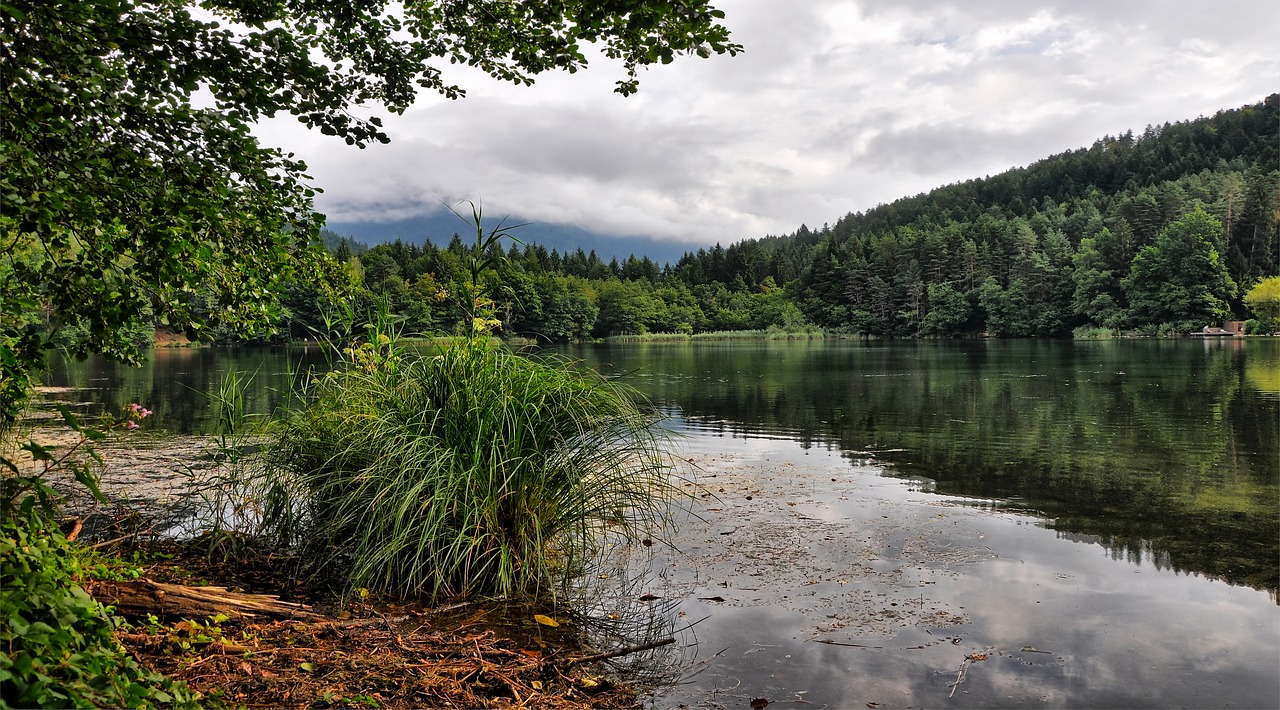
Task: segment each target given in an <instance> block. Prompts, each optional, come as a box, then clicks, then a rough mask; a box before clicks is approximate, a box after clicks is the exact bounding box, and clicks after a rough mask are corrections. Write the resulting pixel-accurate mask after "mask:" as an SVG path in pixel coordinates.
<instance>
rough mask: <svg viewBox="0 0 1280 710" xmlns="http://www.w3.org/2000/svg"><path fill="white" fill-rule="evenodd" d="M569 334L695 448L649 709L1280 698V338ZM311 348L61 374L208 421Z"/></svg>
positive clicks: (74, 388) (74, 383) (91, 400)
mask: <svg viewBox="0 0 1280 710" xmlns="http://www.w3.org/2000/svg"><path fill="white" fill-rule="evenodd" d="M565 353H566V354H568V355H570V356H572V357H575V358H579V359H581V360H582V361H583V362H584V363H585V364H586V365H589V366H591V367H594V368H597V369H599V370H600V371H601V372H603V373H605V374H607V375H609V376H611V377H616V378H618V379H621V380H623V381H626V382H628V383H630V384H632V385H633V386H635V387H637V388H638V389H639V390H641V391H642V392H643V393H645V394H646V395H647V396H648V397H650V398H651V400H652V401H653V402H654V404H655V405H657V406H659V407H662V408H663V409H664V411H667V412H669V413H670V414H671V418H670V421H669V426H671V427H672V428H674V429H676V430H678V431H680V432H681V433H683V434H685V435H686V436H685V439H684V441H683V443H682V444H681V451H682V453H683V454H684V455H685V456H686V457H687V458H690V459H692V460H694V461H695V462H696V463H697V464H698V465H699V466H700V467H701V472H700V473H699V474H698V481H697V483H698V487H697V488H696V489H691V492H693V493H694V494H695V498H694V500H695V502H694V504H693V508H694V511H695V512H696V513H697V514H698V516H700V517H699V518H696V519H695V518H690V519H688V520H686V521H685V524H684V525H683V527H682V528H681V532H680V533H678V535H677V537H676V538H675V540H674V542H675V543H676V547H677V548H678V551H672V550H667V549H665V548H661V546H655V547H654V548H640V547H639V546H637V547H636V549H634V550H622V552H623V553H624V554H627V555H630V556H631V557H632V559H631V560H630V562H631V564H630V566H629V569H631V571H633V572H635V571H637V570H638V571H640V572H642V573H643V574H644V575H647V576H646V577H645V578H644V579H643V580H642V583H641V586H643V588H644V589H645V590H647V591H648V593H649V594H650V595H652V596H655V597H657V598H658V599H660V600H662V601H661V602H660V603H661V604H662V607H661V611H662V613H664V614H669V615H670V624H671V626H672V627H675V628H681V627H682V626H687V625H688V623H690V622H692V621H699V623H697V624H696V626H694V627H693V628H692V629H689V630H687V631H684V632H682V633H680V634H679V636H680V644H679V647H680V648H679V649H678V650H677V652H676V657H675V658H673V659H669V660H671V661H672V662H675V663H679V664H683V668H684V669H685V677H684V681H683V682H682V683H681V684H679V685H676V686H673V687H670V688H667V689H665V690H664V691H662V692H661V693H659V695H658V696H657V697H656V698H655V700H654V701H653V702H654V705H656V706H658V707H674V706H678V705H687V706H699V707H746V706H747V705H748V704H749V703H750V702H751V701H752V700H753V699H755V698H767V699H769V700H770V701H771V704H772V706H773V707H814V708H816V707H853V706H856V707H865V706H868V704H874V705H875V706H877V707H921V706H926V707H938V706H954V707H1064V706H1069V707H1081V706H1089V707H1277V706H1280V681H1278V680H1277V668H1280V613H1277V606H1276V593H1277V587H1278V586H1280V571H1278V566H1280V494H1278V490H1280V340H1275V339H1244V340H1237V339H1228V340H1217V341H1211V342H1202V341H1194V340H1179V341H1094V342H1071V341H1016V342H1001V341H990V342H986V341H984V342H960V343H916V342H910V343H870V344H868V343H862V342H828V343H823V342H768V343H759V342H757V343H697V344H687V343H686V344H651V345H626V346H587V347H580V348H572V349H567V350H566V351H565ZM317 360H318V357H317V354H316V353H314V352H309V351H304V350H242V351H215V350H174V351H157V352H156V355H155V358H154V360H153V361H152V362H151V363H150V364H149V365H148V366H147V367H146V368H143V369H141V370H130V369H128V368H116V367H113V366H110V365H105V364H102V363H99V362H94V361H90V362H88V363H80V364H75V365H72V366H70V367H66V368H63V369H60V370H58V371H57V372H55V373H54V374H53V375H52V376H51V377H50V378H49V380H48V384H50V385H55V386H60V387H67V388H69V389H68V390H62V391H59V393H58V394H57V395H56V396H58V397H62V398H65V399H67V400H70V401H77V402H79V403H80V404H81V406H83V407H84V408H86V409H93V408H95V407H97V408H102V407H112V408H114V407H119V406H122V405H123V404H125V403H127V402H131V401H137V402H141V403H143V404H145V405H146V406H148V407H150V408H152V409H153V410H155V411H156V412H157V415H156V419H155V420H154V423H152V422H151V420H149V426H157V427H160V428H165V429H168V430H172V431H185V432H191V431H197V432H198V431H207V430H208V428H209V426H210V422H211V417H210V415H209V413H208V412H209V410H208V406H207V402H206V400H204V398H202V397H201V396H200V395H199V394H198V392H199V391H208V390H212V389H216V387H217V382H218V380H219V379H220V377H221V374H222V373H224V372H226V371H228V370H239V371H248V372H256V373H257V374H256V376H255V379H254V382H253V385H252V386H251V387H250V390H249V392H248V400H249V403H250V408H251V409H254V410H256V411H269V410H270V409H271V408H273V407H275V406H277V405H279V404H280V403H281V402H283V401H285V400H286V399H287V398H288V391H289V389H290V377H289V373H292V372H295V371H296V369H297V367H298V366H299V364H305V363H309V362H316V361H317ZM704 496H705V497H704ZM629 584H630V583H629ZM627 588H628V590H632V591H629V592H628V593H633V592H634V590H636V589H638V588H639V587H637V586H636V585H635V584H630V586H628V587H627ZM962 671H963V675H962V676H961V672H962ZM958 679H962V680H963V682H960V683H956V682H955V681H957V680H958Z"/></svg>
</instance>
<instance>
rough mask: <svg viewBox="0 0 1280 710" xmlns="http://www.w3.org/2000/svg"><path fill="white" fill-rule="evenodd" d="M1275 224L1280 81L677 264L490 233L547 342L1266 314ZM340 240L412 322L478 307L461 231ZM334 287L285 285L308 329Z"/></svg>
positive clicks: (1060, 325) (982, 329)
mask: <svg viewBox="0 0 1280 710" xmlns="http://www.w3.org/2000/svg"><path fill="white" fill-rule="evenodd" d="M1278 224H1280V96H1277V95H1272V96H1269V97H1267V99H1266V100H1265V101H1263V102H1261V103H1258V104H1255V105H1250V106H1244V107H1242V108H1239V109H1234V110H1226V111H1221V112H1219V113H1217V114H1216V115H1214V116H1212V117H1207V118H1199V119H1196V120H1192V121H1185V122H1179V123H1166V124H1165V125H1163V126H1148V127H1146V129H1145V130H1143V131H1142V133H1141V134H1134V133H1133V132H1132V131H1129V132H1126V133H1124V134H1123V135H1120V136H1105V137H1103V138H1101V139H1099V140H1098V141H1096V142H1095V143H1094V144H1093V145H1092V146H1090V147H1088V148H1081V149H1079V150H1074V151H1069V152H1066V153H1063V154H1060V155H1055V156H1051V157H1048V158H1045V159H1044V160H1041V161H1039V162H1036V163H1034V164H1032V165H1029V166H1027V167H1025V168H1017V169H1013V170H1009V171H1007V172H1004V173H1001V174H999V175H995V176H991V177H986V178H979V179H974V180H969V181H967V182H964V183H960V184H955V185H948V186H945V187H941V188H938V189H936V190H934V191H932V192H929V193H927V194H921V195H917V196H914V197H907V198H903V199H900V200H897V201H895V202H893V203H891V204H887V205H881V206H878V207H876V208H874V209H870V210H867V211H866V212H857V213H850V214H847V215H845V216H844V217H841V218H840V219H838V220H836V222H835V223H834V224H829V225H824V226H823V227H822V228H821V229H818V230H813V229H810V228H808V227H806V226H801V227H800V228H799V229H798V230H797V231H796V232H794V233H792V234H787V235H782V236H770V237H765V238H759V239H745V240H743V241H741V242H737V243H734V244H732V245H730V246H728V247H722V246H719V245H717V246H716V247H714V248H710V249H701V250H699V251H697V252H696V253H688V254H685V255H684V256H683V257H682V258H681V259H680V260H679V261H678V262H677V263H675V264H671V265H659V264H657V263H654V262H653V261H651V260H649V259H647V258H637V257H634V256H633V257H631V258H629V259H626V260H624V261H621V262H619V261H618V260H616V259H614V260H611V261H609V262H604V261H603V260H601V259H600V258H598V257H597V256H596V255H595V253H594V252H589V253H584V252H583V251H582V250H576V251H574V252H570V253H564V254H561V253H559V252H558V251H555V250H552V251H547V250H546V249H545V248H543V247H541V246H539V245H537V244H528V245H524V244H515V243H509V244H508V245H507V247H506V248H505V251H504V253H503V254H501V255H499V254H497V251H496V248H494V247H491V248H490V253H489V254H488V256H495V257H496V256H502V257H503V258H502V259H501V260H500V262H501V263H500V268H499V269H497V271H495V272H494V273H493V275H491V277H490V278H492V279H493V283H492V284H490V287H491V288H490V293H494V294H501V295H500V297H499V304H498V305H499V308H498V311H499V316H500V318H501V320H502V321H503V328H504V332H506V333H508V334H518V335H524V336H530V337H539V338H543V339H548V340H566V339H573V338H584V337H601V336H607V335H615V334H629V333H665V332H686V333H694V332H701V331H707V330H740V329H763V328H768V327H771V326H776V327H788V326H803V325H806V324H814V325H818V326H821V327H822V328H824V329H828V330H831V331H837V332H847V333H854V334H866V335H875V336H884V337H916V336H963V335H976V334H984V333H985V334H989V335H994V336H1009V337H1027V336H1059V335H1066V334H1070V333H1072V332H1073V331H1076V330H1080V331H1081V332H1087V331H1089V330H1090V329H1108V330H1111V331H1132V332H1138V333H1145V334H1159V333H1177V332H1188V331H1191V330H1198V329H1200V328H1201V327H1202V326H1204V325H1209V324H1214V325H1217V324H1220V323H1221V322H1222V321H1225V320H1232V319H1241V320H1243V319H1246V318H1249V317H1251V316H1252V315H1254V314H1252V313H1250V311H1249V309H1247V308H1246V307H1245V305H1244V301H1243V297H1244V296H1245V294H1246V293H1247V292H1248V291H1249V290H1250V289H1251V288H1253V287H1255V286H1256V285H1257V284H1259V283H1260V282H1261V281H1262V280H1263V279H1265V278H1267V277H1273V276H1276V275H1277V274H1280V229H1278ZM516 237H517V238H518V237H519V233H518V230H517V232H516ZM331 244H333V245H334V246H333V248H334V250H335V252H336V253H337V255H338V256H339V258H340V259H341V260H342V261H344V262H346V263H347V264H348V266H349V270H350V271H351V273H352V275H353V278H354V279H355V280H356V281H357V282H358V285H359V287H360V288H359V290H360V291H361V296H360V298H361V301H362V303H364V305H365V307H366V308H367V307H370V306H371V305H372V304H373V303H374V302H375V301H376V300H378V299H385V301H386V302H387V303H388V305H389V307H390V309H391V310H392V312H394V313H396V314H398V315H399V316H401V317H402V318H403V323H404V325H405V327H406V329H408V330H409V331H411V332H422V333H436V332H450V331H451V330H453V329H454V328H455V326H456V325H457V324H458V323H460V322H461V321H462V320H463V314H464V312H465V304H464V303H462V302H461V301H460V300H459V297H460V296H461V294H463V293H464V292H465V288H464V284H465V278H466V263H467V260H468V258H470V255H471V254H470V249H471V245H470V244H468V243H467V242H465V241H464V240H463V239H461V238H455V240H454V242H453V243H452V244H450V245H449V246H447V247H445V248H439V247H436V246H434V245H432V244H430V243H427V244H424V245H422V246H419V245H416V244H407V243H404V242H393V243H390V244H381V245H378V246H375V247H372V248H370V249H367V250H364V249H363V245H357V247H358V248H356V249H353V248H352V245H351V244H349V243H347V242H343V241H341V240H339V241H337V242H331ZM357 251H358V252H360V253H359V254H356V252H357ZM318 296H319V295H318V294H315V293H304V292H298V293H293V294H291V297H289V298H287V299H286V300H287V302H288V305H289V306H290V310H291V313H292V316H291V326H292V331H293V334H294V335H302V334H304V333H306V332H307V331H308V329H313V328H315V327H316V326H317V325H318V323H319V320H318V318H319V312H318V310H319V309H320V308H321V307H322V306H323V299H320V302H319V304H317V298H318ZM358 310H359V309H358ZM1275 325H1276V324H1268V323H1259V324H1258V325H1257V327H1258V328H1270V327H1275Z"/></svg>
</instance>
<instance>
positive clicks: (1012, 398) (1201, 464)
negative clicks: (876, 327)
mask: <svg viewBox="0 0 1280 710" xmlns="http://www.w3.org/2000/svg"><path fill="white" fill-rule="evenodd" d="M574 354H575V355H578V356H580V357H582V358H583V359H584V360H585V361H586V362H587V363H588V364H591V365H593V366H596V367H599V368H600V369H601V370H602V371H605V372H610V371H613V372H620V373H627V374H625V375H624V376H623V377H624V379H626V380H627V381H629V382H631V383H632V384H634V385H635V386H636V387H638V388H640V389H641V390H642V391H644V392H646V393H647V394H649V396H651V397H653V398H654V399H655V400H657V401H661V402H668V403H674V404H676V405H678V406H679V407H680V409H681V410H682V411H683V412H684V413H685V414H686V416H688V417H689V418H690V420H691V421H692V422H693V425H692V426H693V428H694V429H696V430H700V431H714V432H723V433H728V434H730V435H732V436H755V437H760V436H782V437H787V438H794V439H795V440H796V441H798V442H800V444H801V445H802V446H806V447H808V446H815V445H823V444H834V445H836V446H838V447H839V448H840V449H841V450H842V451H845V452H846V456H847V457H848V458H849V459H850V460H851V461H853V462H858V461H866V460H868V459H874V460H876V461H879V462H888V463H890V464H892V466H891V467H890V469H889V472H890V473H891V474H892V475H899V476H906V477H915V478H916V479H921V478H923V479H930V480H933V481H936V490H937V491H938V492H939V493H945V494H951V495H960V496H969V497H979V498H992V499H1000V500H1017V501H1020V503H1021V504H1022V505H1024V506H1026V507H1028V508H1030V509H1033V510H1036V511H1038V512H1039V513H1040V514H1042V515H1044V516H1046V517H1048V518H1050V520H1051V523H1050V525H1051V526H1052V527H1054V528H1056V529H1061V530H1064V531H1070V532H1074V533H1078V534H1084V535H1091V536H1094V537H1095V538H1096V539H1098V540H1099V541H1100V542H1101V544H1103V545H1106V546H1108V547H1109V548H1112V549H1113V551H1114V554H1116V555H1119V556H1128V557H1131V558H1134V559H1144V560H1149V561H1150V562H1151V563H1153V564H1157V565H1160V566H1162V567H1168V568H1172V569H1176V570H1179V571H1184V572H1194V573H1198V574H1204V575H1206V576H1210V577H1213V578H1217V579H1223V580H1226V581H1230V582H1232V583H1236V584H1245V585H1249V586H1252V587H1256V588H1263V589H1269V590H1271V591H1272V592H1273V593H1274V592H1275V591H1276V589H1277V587H1278V586H1280V562H1278V560H1280V542H1278V541H1280V519H1278V518H1277V514H1276V512H1277V510H1280V500H1278V494H1277V491H1278V489H1280V388H1277V387H1275V386H1276V385H1280V382H1273V380H1275V379H1276V378H1277V377H1280V374H1277V373H1280V342H1277V341H1275V340H1253V339H1250V340H1248V341H1244V340H1236V339H1230V340H1229V342H1228V341H1214V342H1213V343H1208V342H1200V341H1136V342H1135V341H1107V342H1053V341H1019V342H965V343H956V344H934V343H881V344H871V345H865V344H856V343H803V342H802V343H767V344H763V345H761V344H749V345H739V344H698V345H688V344H684V345H681V344H675V345H671V344H664V345H648V346H645V345H640V346H634V345H633V346H627V347H612V348H603V349H600V348H587V349H582V350H578V351H575V352H574ZM1269 388H1270V389H1269Z"/></svg>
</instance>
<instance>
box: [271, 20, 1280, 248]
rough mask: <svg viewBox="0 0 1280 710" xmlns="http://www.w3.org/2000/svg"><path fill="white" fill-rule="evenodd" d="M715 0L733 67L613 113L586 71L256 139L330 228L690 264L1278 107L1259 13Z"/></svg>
mask: <svg viewBox="0 0 1280 710" xmlns="http://www.w3.org/2000/svg"><path fill="white" fill-rule="evenodd" d="M713 4H715V5H716V6H717V7H719V8H720V9H722V10H723V11H724V12H725V14H726V17H725V20H724V23H725V25H726V26H727V27H728V28H729V29H730V31H731V32H732V33H733V40H734V41H736V42H738V43H739V44H742V45H743V46H744V47H745V52H744V53H743V54H739V55H738V56H737V57H732V58H730V57H728V56H714V55H713V57H712V58H710V59H705V60H704V59H698V58H696V57H686V58H680V59H677V61H676V62H674V63H672V64H670V65H659V66H655V67H653V68H650V69H648V70H646V71H643V72H642V74H641V76H640V92H639V93H638V94H636V95H634V96H631V97H622V96H620V95H618V94H616V93H614V92H613V87H614V82H616V81H618V80H619V79H623V78H625V77H624V72H623V70H622V68H621V66H620V65H618V64H616V63H611V62H609V61H608V60H604V59H602V58H601V59H599V60H593V61H592V63H591V66H590V68H588V69H587V70H586V71H583V72H578V73H577V74H572V75H570V74H565V73H556V74H546V75H543V76H542V77H541V78H539V79H538V81H537V83H536V84H535V85H534V86H532V87H516V86H511V85H507V84H502V83H499V82H497V81H496V80H493V79H490V78H489V77H487V76H486V75H484V74H481V73H476V72H473V71H472V70H470V69H468V68H454V67H445V69H446V73H445V78H446V80H449V81H453V82H456V83H458V84H460V85H461V86H462V87H463V88H464V89H466V90H467V98H465V99H461V100H458V101H449V100H447V99H444V98H440V97H436V96H434V95H424V96H423V97H422V98H421V99H420V100H419V102H418V103H417V104H415V105H414V106H413V107H412V108H410V109H409V110H408V111H407V112H405V113H404V114H403V115H401V116H394V117H388V118H386V119H385V120H386V122H387V132H388V134H389V135H390V136H391V143H390V144H389V145H375V146H371V147H369V148H366V149H364V150H360V149H357V148H352V147H348V146H346V145H345V144H343V143H342V142H341V141H338V140H335V139H333V138H330V137H326V136H322V135H320V134H318V133H315V132H309V131H307V130H306V129H305V128H302V127H301V126H300V125H298V124H297V123H296V122H294V121H293V120H292V119H287V118H278V119H275V120H273V121H271V122H268V123H267V124H264V125H262V126H260V128H259V134H260V135H261V137H262V138H263V139H264V142H266V143H267V144H269V145H277V146H280V147H282V148H285V149H286V150H287V151H292V152H295V153H297V154H298V156H299V157H301V158H303V159H304V160H305V161H306V162H307V164H308V166H309V168H310V170H309V173H310V175H312V176H313V178H314V184H315V185H317V186H318V187H320V188H322V189H323V190H324V193H323V194H322V195H320V196H319V197H318V199H317V201H316V206H317V209H319V210H320V211H322V212H324V213H326V214H327V215H328V217H329V219H330V220H331V221H334V222H339V221H340V222H356V221H368V222H380V221H389V220H399V219H404V218H408V217H413V216H417V215H422V214H427V213H430V212H433V211H438V210H441V209H443V205H444V204H446V203H448V204H455V203H458V202H459V201H462V200H473V201H480V202H481V203H482V205H483V207H484V210H485V212H486V214H489V215H495V214H496V215H511V216H512V217H513V218H516V219H519V220H521V221H537V222H545V223H551V224H571V225H574V226H577V227H580V228H583V229H586V230H589V231H593V232H598V233H603V234H606V235H626V236H640V237H650V238H654V239H658V240H663V241H674V242H679V243H684V244H689V245H693V246H698V245H712V244H715V243H721V244H729V243H732V242H735V241H738V240H741V239H746V238H759V237H763V236H766V235H775V234H784V233H791V232H793V231H795V230H796V229H797V228H798V227H799V226H800V225H801V224H802V223H803V224H807V225H809V226H810V227H818V226H821V225H822V224H823V223H834V222H835V221H836V220H837V219H838V218H840V217H841V216H843V215H845V214H847V213H849V212H858V211H862V210H866V209H869V208H872V207H875V206H876V205H878V204H882V203H888V202H892V201H893V200H895V199H897V198H899V197H905V196H909V195H914V194H918V193H921V192H927V191H929V190H931V189H933V188H935V187H939V186H942V185H946V184H950V183H954V182H959V181H963V180H967V179H970V178H977V177H983V176H986V175H994V174H996V173H999V172H1002V171H1004V170H1007V169H1009V168H1012V167H1020V166H1024V165H1027V164H1029V163H1031V162H1034V161H1036V160H1038V159H1041V158H1044V157H1048V156H1049V155H1052V154H1055V153H1061V152H1063V151H1066V150H1072V149H1075V148H1080V147H1087V146H1089V145H1090V144H1092V143H1093V142H1094V141H1095V140H1097V139H1098V138H1101V137H1102V136H1104V135H1119V134H1122V133H1124V132H1125V131H1126V130H1129V129H1132V130H1133V131H1134V133H1135V134H1140V133H1141V132H1142V130H1143V128H1144V127H1145V126H1147V125H1148V124H1155V125H1159V124H1163V123H1165V122H1166V121H1168V122H1176V121H1180V120H1188V119H1193V118H1196V117H1198V116H1202V115H1206V116H1207V115H1212V114H1213V113H1215V112H1217V111H1218V110H1222V109H1229V108H1236V107H1239V106H1242V105H1245V104H1251V103H1255V102H1258V101H1260V100H1261V99H1262V98H1263V97H1264V96H1266V95H1267V94H1270V93H1274V92H1276V91H1280V50H1278V49H1277V39H1276V38H1278V37H1280V2H1277V1H1276V0H1216V1H1215V2H1204V0H1195V1H1192V2H1186V1H1183V0H1056V1H1051V2H1026V1H1025V0H965V1H964V2H947V1H943V0H857V1H848V0H846V1H843V2H841V1H837V0H802V1H797V2H782V1H781V0H720V1H719V2H715V3H713ZM364 113H365V114H366V115H368V114H372V113H374V112H372V111H365V112H364ZM379 115H385V114H379ZM463 210H464V211H469V208H466V207H465V206H464V207H463Z"/></svg>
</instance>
